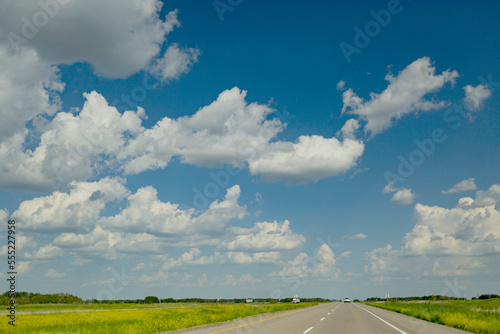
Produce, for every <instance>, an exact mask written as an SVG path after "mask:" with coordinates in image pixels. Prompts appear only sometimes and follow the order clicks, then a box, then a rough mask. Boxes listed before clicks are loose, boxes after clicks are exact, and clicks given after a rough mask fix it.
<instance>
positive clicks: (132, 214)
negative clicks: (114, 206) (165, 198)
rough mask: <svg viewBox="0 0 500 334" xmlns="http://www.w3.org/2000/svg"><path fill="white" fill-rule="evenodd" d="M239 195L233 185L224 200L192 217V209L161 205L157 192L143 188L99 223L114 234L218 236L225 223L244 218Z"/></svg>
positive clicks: (212, 204) (169, 204)
mask: <svg viewBox="0 0 500 334" xmlns="http://www.w3.org/2000/svg"><path fill="white" fill-rule="evenodd" d="M240 193H241V189H240V187H239V186H238V185H235V186H233V187H231V188H229V189H228V190H227V193H226V196H225V197H224V200H223V201H220V202H219V201H218V200H215V201H214V202H212V203H211V204H210V206H209V207H208V209H207V210H205V211H204V212H202V213H201V214H199V215H195V210H194V209H189V210H180V209H179V206H178V204H171V203H170V202H167V203H163V202H161V201H160V200H158V197H157V191H156V189H154V188H153V187H151V186H149V187H143V188H140V189H139V190H137V192H136V193H135V194H132V195H130V196H129V197H128V202H129V205H128V207H127V208H125V209H123V210H122V211H121V212H120V213H118V214H117V215H115V216H112V217H109V218H105V219H103V221H102V224H103V226H106V227H108V228H110V229H114V230H117V231H129V232H147V233H151V234H157V235H163V236H169V235H175V236H179V235H183V234H191V235H192V234H203V233H207V232H211V233H214V232H216V233H217V232H218V233H221V231H222V229H223V228H224V226H225V224H226V223H227V222H229V221H231V220H233V219H241V218H243V217H244V216H246V215H247V211H246V206H240V205H239V204H238V199H239V197H240Z"/></svg>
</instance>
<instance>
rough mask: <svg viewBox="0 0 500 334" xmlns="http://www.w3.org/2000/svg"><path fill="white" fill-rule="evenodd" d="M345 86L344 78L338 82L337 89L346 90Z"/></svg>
mask: <svg viewBox="0 0 500 334" xmlns="http://www.w3.org/2000/svg"><path fill="white" fill-rule="evenodd" d="M344 87H345V81H344V80H340V81H339V82H337V90H344Z"/></svg>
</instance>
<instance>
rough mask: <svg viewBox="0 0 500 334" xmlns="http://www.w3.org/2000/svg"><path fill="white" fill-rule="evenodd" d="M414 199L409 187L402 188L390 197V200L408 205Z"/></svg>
mask: <svg viewBox="0 0 500 334" xmlns="http://www.w3.org/2000/svg"><path fill="white" fill-rule="evenodd" d="M414 201H415V194H414V193H412V191H411V189H409V188H403V189H400V190H398V191H396V193H395V194H394V195H393V196H392V197H391V202H395V203H398V204H401V205H410V204H411V203H413V202H414Z"/></svg>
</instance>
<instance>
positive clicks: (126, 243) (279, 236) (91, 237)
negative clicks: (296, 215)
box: [13, 178, 305, 270]
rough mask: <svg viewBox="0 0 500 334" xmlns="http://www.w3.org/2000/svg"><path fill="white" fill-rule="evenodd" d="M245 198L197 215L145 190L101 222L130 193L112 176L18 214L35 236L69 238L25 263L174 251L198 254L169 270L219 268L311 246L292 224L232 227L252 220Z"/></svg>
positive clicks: (173, 261)
mask: <svg viewBox="0 0 500 334" xmlns="http://www.w3.org/2000/svg"><path fill="white" fill-rule="evenodd" d="M113 191H114V192H113ZM240 192H241V190H240V187H239V186H238V185H235V186H233V187H231V188H229V189H228V190H227V193H226V195H225V196H224V198H223V200H220V201H219V200H214V201H213V202H212V203H211V204H210V205H209V206H208V208H206V209H205V210H203V211H200V212H198V211H195V210H194V209H188V210H181V209H179V206H178V205H177V204H172V203H170V202H167V203H164V202H161V201H160V200H159V199H158V197H157V191H156V189H154V188H153V187H143V188H140V189H138V190H137V192H136V193H134V194H130V195H129V196H128V197H126V200H127V202H128V204H127V206H126V207H125V208H123V209H121V211H120V212H118V213H117V214H115V215H112V216H109V217H102V214H103V213H104V212H103V210H104V208H105V206H106V204H107V203H109V202H111V201H115V200H117V199H125V196H126V195H128V194H129V191H128V189H126V188H125V187H124V185H123V183H122V180H115V179H108V178H107V179H103V180H101V181H99V182H88V183H87V182H79V183H73V184H72V186H71V190H70V191H69V192H68V193H61V192H55V193H54V194H52V195H49V196H43V197H40V198H35V199H33V200H30V201H25V202H23V203H22V204H21V205H20V207H19V209H18V210H16V212H15V213H14V214H13V216H15V217H16V219H18V220H19V221H24V220H30V223H29V224H27V225H26V227H27V228H26V229H27V230H28V231H33V232H47V231H50V232H63V233H60V234H59V235H57V236H56V237H55V238H54V239H53V241H52V242H51V243H49V244H46V245H43V246H41V247H40V248H39V249H38V250H36V251H33V252H29V253H26V258H28V259H30V260H32V261H35V260H47V259H55V258H58V257H61V256H63V255H65V254H68V255H69V254H70V255H71V256H73V257H74V261H73V263H72V265H74V266H81V265H88V264H89V263H91V261H93V260H94V259H98V258H103V259H108V260H116V259H119V258H122V257H123V256H126V255H127V254H153V255H154V256H159V255H161V254H164V253H165V252H166V251H167V250H169V249H172V248H173V247H176V248H183V247H189V248H191V249H190V250H189V251H186V252H185V253H183V254H182V255H180V256H179V257H178V258H171V257H167V258H162V259H159V260H160V261H161V264H160V265H161V266H163V269H162V270H169V269H171V268H174V267H181V266H185V265H201V264H212V263H217V264H224V263H238V264H250V263H276V262H277V261H278V260H279V258H280V256H281V251H285V250H290V249H295V248H297V247H299V246H300V245H302V244H303V243H304V242H305V238H304V236H302V235H300V234H296V233H293V231H292V230H291V228H290V223H289V222H288V221H284V222H282V223H278V222H273V223H267V222H261V223H256V224H255V225H254V227H253V228H236V227H230V226H229V225H228V223H229V222H230V221H232V220H235V219H242V218H243V217H244V216H246V215H247V211H246V206H240V205H239V204H238V199H239V197H240ZM70 231H71V232H70ZM72 231H76V232H72ZM82 231H83V233H80V232H82ZM200 246H209V247H214V248H215V249H214V253H213V254H212V255H210V256H204V255H201V252H200V250H199V248H197V247H200ZM66 250H71V252H66ZM221 250H224V252H221Z"/></svg>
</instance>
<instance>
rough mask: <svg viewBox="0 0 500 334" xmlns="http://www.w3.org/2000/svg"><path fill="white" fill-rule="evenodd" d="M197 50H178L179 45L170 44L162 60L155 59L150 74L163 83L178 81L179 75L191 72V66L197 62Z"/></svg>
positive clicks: (198, 53)
mask: <svg viewBox="0 0 500 334" xmlns="http://www.w3.org/2000/svg"><path fill="white" fill-rule="evenodd" d="M199 55H200V51H199V50H198V49H194V48H189V49H185V50H183V49H180V48H179V45H177V44H172V45H170V46H169V47H168V49H167V50H166V51H165V54H164V55H163V58H160V59H157V60H155V61H154V63H153V64H152V65H151V69H150V72H152V73H153V74H156V75H157V76H158V77H160V78H161V80H163V81H169V80H173V79H179V77H180V75H181V74H184V73H187V72H189V71H190V70H191V66H192V65H193V64H194V63H196V62H197V61H198V56H199Z"/></svg>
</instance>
